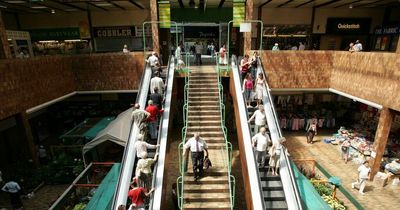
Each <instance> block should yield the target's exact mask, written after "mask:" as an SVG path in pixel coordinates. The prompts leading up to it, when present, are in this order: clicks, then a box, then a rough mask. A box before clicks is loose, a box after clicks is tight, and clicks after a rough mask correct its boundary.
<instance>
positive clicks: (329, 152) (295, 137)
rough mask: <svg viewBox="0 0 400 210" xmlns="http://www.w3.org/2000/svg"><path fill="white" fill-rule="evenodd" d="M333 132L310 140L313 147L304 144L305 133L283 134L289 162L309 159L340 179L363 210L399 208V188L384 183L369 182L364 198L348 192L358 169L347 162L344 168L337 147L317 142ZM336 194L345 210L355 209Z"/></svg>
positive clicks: (326, 132)
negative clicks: (347, 209) (343, 204)
mask: <svg viewBox="0 0 400 210" xmlns="http://www.w3.org/2000/svg"><path fill="white" fill-rule="evenodd" d="M332 133H334V131H325V132H324V131H322V132H319V134H318V136H316V137H315V138H314V140H315V141H317V142H315V143H314V144H307V143H306V138H305V132H283V134H284V136H285V137H286V138H287V143H286V145H287V147H288V149H289V152H290V154H291V155H292V157H293V159H309V158H313V159H316V160H317V161H318V163H319V164H320V165H321V166H322V167H323V168H325V170H327V171H328V172H329V173H330V174H331V175H332V176H337V177H339V178H340V179H341V181H342V185H343V187H344V188H345V189H346V190H347V191H349V192H350V193H351V194H352V196H353V197H354V198H355V199H356V200H357V201H358V202H359V203H360V204H361V205H362V206H363V207H364V208H365V209H374V210H375V209H398V208H399V207H400V186H392V185H391V183H388V185H386V186H385V187H383V188H381V187H376V186H374V185H373V183H372V182H370V181H368V182H367V187H366V189H365V195H364V196H362V195H360V194H359V193H358V191H357V190H354V189H351V183H352V182H354V180H355V179H356V178H357V176H358V173H357V168H358V165H356V164H354V163H353V162H352V161H349V162H348V163H347V164H345V163H344V161H343V160H342V159H341V158H340V151H339V147H338V146H336V145H331V144H325V143H323V142H322V141H321V140H322V139H323V138H325V137H330V136H331V134H332ZM338 192H339V195H338V197H339V198H340V199H341V200H343V201H344V202H345V205H347V206H348V207H349V209H356V208H355V207H354V206H353V205H352V204H351V203H350V201H348V200H347V199H346V198H345V197H344V196H343V194H341V193H340V191H338Z"/></svg>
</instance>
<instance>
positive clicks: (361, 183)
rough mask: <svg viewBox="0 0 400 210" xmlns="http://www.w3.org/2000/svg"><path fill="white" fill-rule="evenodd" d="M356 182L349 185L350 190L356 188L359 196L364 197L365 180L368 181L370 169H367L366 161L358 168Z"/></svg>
mask: <svg viewBox="0 0 400 210" xmlns="http://www.w3.org/2000/svg"><path fill="white" fill-rule="evenodd" d="M357 171H358V172H359V173H358V180H357V181H356V182H353V183H351V188H353V189H354V188H358V189H359V190H358V191H359V192H360V194H361V195H364V188H365V185H366V181H367V179H369V174H370V172H371V168H370V167H369V164H368V161H364V163H363V164H362V165H361V166H360V167H358V169H357Z"/></svg>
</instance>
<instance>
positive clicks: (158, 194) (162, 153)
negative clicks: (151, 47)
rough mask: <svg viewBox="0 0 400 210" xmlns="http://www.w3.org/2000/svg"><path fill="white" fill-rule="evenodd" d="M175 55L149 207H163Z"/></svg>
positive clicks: (171, 67) (169, 76)
mask: <svg viewBox="0 0 400 210" xmlns="http://www.w3.org/2000/svg"><path fill="white" fill-rule="evenodd" d="M174 59H175V58H174V56H170V57H169V60H168V69H167V77H166V80H165V84H166V90H165V103H164V107H163V108H164V113H163V115H162V118H161V120H160V121H161V122H160V125H159V129H158V139H157V144H159V145H160V147H158V148H157V150H156V153H158V161H157V162H156V164H155V165H154V170H153V180H152V186H153V188H154V193H153V198H152V199H150V204H149V209H161V200H162V194H163V193H162V191H163V181H164V167H165V158H166V151H167V140H168V139H167V137H168V127H169V119H170V118H169V117H170V110H171V98H172V86H173V82H174V72H175V62H174Z"/></svg>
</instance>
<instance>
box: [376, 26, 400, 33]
mask: <svg viewBox="0 0 400 210" xmlns="http://www.w3.org/2000/svg"><path fill="white" fill-rule="evenodd" d="M375 34H377V35H390V34H400V26H385V27H379V28H376V29H375Z"/></svg>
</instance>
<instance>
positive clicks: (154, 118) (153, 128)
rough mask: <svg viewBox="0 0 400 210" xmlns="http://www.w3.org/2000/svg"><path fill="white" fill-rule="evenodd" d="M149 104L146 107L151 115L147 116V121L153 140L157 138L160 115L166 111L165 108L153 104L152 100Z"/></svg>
mask: <svg viewBox="0 0 400 210" xmlns="http://www.w3.org/2000/svg"><path fill="white" fill-rule="evenodd" d="M147 104H148V106H147V107H146V112H148V113H150V116H149V117H148V118H147V123H148V126H149V132H150V137H151V140H153V141H154V140H156V139H157V134H158V129H157V126H158V117H159V116H160V115H161V114H162V113H163V112H164V110H162V109H161V110H160V109H158V107H157V106H156V105H154V104H153V101H152V100H149V101H148V102H147Z"/></svg>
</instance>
